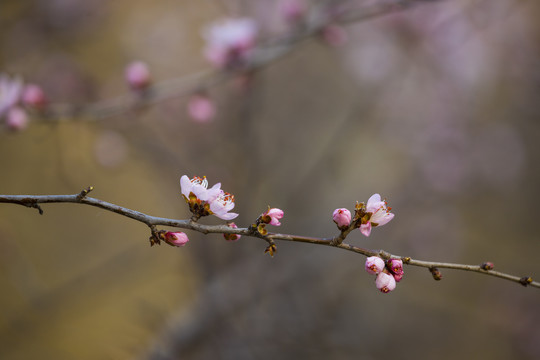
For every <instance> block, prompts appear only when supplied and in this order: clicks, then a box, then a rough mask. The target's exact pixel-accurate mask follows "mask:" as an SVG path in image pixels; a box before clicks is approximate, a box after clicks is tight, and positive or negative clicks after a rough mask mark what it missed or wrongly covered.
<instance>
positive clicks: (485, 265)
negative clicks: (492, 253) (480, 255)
mask: <svg viewBox="0 0 540 360" xmlns="http://www.w3.org/2000/svg"><path fill="white" fill-rule="evenodd" d="M494 267H495V265H493V263H492V262H489V261H486V262H483V263H482V264H480V269H482V270H486V271H488V270H493V268H494Z"/></svg>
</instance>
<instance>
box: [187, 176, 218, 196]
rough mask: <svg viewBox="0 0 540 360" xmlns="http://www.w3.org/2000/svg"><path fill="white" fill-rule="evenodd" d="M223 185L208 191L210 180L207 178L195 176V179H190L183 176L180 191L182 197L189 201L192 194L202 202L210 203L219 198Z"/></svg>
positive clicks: (215, 186) (216, 185)
mask: <svg viewBox="0 0 540 360" xmlns="http://www.w3.org/2000/svg"><path fill="white" fill-rule="evenodd" d="M220 188H221V183H217V184H215V185H214V186H212V188H210V189H208V180H206V176H205V177H202V178H200V177H198V176H195V177H194V178H193V179H191V180H190V179H189V178H188V177H187V175H183V176H182V177H181V178H180V189H181V192H182V195H183V196H184V198H185V199H186V201H188V200H189V197H190V194H193V195H195V197H196V198H197V199H199V200H201V201H206V202H210V201H212V200H214V199H215V198H217V197H218V196H219V194H220V192H221V191H222V190H221V189H220Z"/></svg>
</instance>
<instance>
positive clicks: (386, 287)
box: [375, 272, 396, 293]
mask: <svg viewBox="0 0 540 360" xmlns="http://www.w3.org/2000/svg"><path fill="white" fill-rule="evenodd" d="M375 286H376V287H377V289H379V290H380V291H381V292H383V293H388V292H390V291H392V290H394V289H395V288H396V280H395V279H394V277H393V276H392V275H390V274H387V273H385V272H380V273H379V275H377V278H376V279H375Z"/></svg>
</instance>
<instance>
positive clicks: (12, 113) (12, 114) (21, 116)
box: [6, 106, 28, 131]
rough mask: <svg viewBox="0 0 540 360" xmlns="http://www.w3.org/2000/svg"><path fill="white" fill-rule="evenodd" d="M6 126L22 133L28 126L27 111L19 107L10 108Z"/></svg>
mask: <svg viewBox="0 0 540 360" xmlns="http://www.w3.org/2000/svg"><path fill="white" fill-rule="evenodd" d="M6 125H7V127H8V128H10V129H11V130H16V131H21V130H24V129H26V127H27V126H28V116H27V115H26V111H24V110H23V109H21V108H20V107H18V106H14V107H12V108H10V109H9V110H8V112H7V115H6Z"/></svg>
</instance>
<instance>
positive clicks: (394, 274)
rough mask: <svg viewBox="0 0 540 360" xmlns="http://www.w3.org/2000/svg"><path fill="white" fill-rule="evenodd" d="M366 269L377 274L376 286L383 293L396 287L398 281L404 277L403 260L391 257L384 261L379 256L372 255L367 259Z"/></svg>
mask: <svg viewBox="0 0 540 360" xmlns="http://www.w3.org/2000/svg"><path fill="white" fill-rule="evenodd" d="M365 268H366V271H367V272H368V273H370V274H374V275H377V277H376V278H375V286H376V287H377V289H379V290H380V291H381V292H383V293H388V292H390V291H392V290H394V289H395V288H396V283H398V282H400V281H401V279H402V278H403V261H402V260H400V259H389V260H387V261H384V260H383V259H381V258H380V257H378V256H370V257H368V258H367V259H366V265H365Z"/></svg>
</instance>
